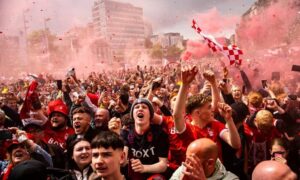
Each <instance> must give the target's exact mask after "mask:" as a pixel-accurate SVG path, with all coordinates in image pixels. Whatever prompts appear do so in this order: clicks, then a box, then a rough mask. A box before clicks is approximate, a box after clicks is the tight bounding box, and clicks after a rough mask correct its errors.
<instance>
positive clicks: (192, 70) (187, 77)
mask: <svg viewBox="0 0 300 180" xmlns="http://www.w3.org/2000/svg"><path fill="white" fill-rule="evenodd" d="M197 73H198V69H197V67H196V66H193V67H183V68H182V70H181V80H182V84H184V85H189V84H190V83H191V82H192V81H193V80H194V79H195V76H196V74H197Z"/></svg>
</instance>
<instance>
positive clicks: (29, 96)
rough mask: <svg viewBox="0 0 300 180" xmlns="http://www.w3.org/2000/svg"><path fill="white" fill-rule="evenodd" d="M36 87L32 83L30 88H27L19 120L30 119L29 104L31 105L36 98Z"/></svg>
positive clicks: (34, 83) (35, 84)
mask: <svg viewBox="0 0 300 180" xmlns="http://www.w3.org/2000/svg"><path fill="white" fill-rule="evenodd" d="M37 86H38V83H37V82H36V81H32V82H31V84H30V86H29V87H28V90H27V93H26V97H25V101H24V103H23V106H22V109H21V111H20V118H21V119H26V118H29V117H30V115H29V112H30V109H31V103H32V101H33V99H34V98H36V97H37V96H38V95H37V93H36V92H35V90H36V88H37Z"/></svg>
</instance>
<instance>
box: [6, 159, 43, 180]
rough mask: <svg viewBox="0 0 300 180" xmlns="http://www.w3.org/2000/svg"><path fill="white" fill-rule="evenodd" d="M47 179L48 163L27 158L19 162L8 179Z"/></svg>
mask: <svg viewBox="0 0 300 180" xmlns="http://www.w3.org/2000/svg"><path fill="white" fill-rule="evenodd" d="M25 179H28V180H29V179H30V180H46V179H47V169H46V165H45V164H43V163H42V162H40V161H37V160H27V161H24V162H21V163H20V164H17V165H16V166H15V167H14V168H13V169H12V171H11V173H10V175H9V177H8V180H25Z"/></svg>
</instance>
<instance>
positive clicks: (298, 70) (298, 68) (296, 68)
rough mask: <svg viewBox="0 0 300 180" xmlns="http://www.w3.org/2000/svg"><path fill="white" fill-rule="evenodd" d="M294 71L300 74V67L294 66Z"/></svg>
mask: <svg viewBox="0 0 300 180" xmlns="http://www.w3.org/2000/svg"><path fill="white" fill-rule="evenodd" d="M292 71H296V72H300V65H293V66H292Z"/></svg>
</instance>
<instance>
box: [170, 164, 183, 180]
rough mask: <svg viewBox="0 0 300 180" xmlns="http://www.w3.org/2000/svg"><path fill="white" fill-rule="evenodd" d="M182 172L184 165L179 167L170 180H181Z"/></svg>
mask: <svg viewBox="0 0 300 180" xmlns="http://www.w3.org/2000/svg"><path fill="white" fill-rule="evenodd" d="M182 170H183V165H181V166H179V168H177V169H176V170H175V171H174V173H173V174H172V177H171V178H170V180H179V179H180V176H181V174H182Z"/></svg>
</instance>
